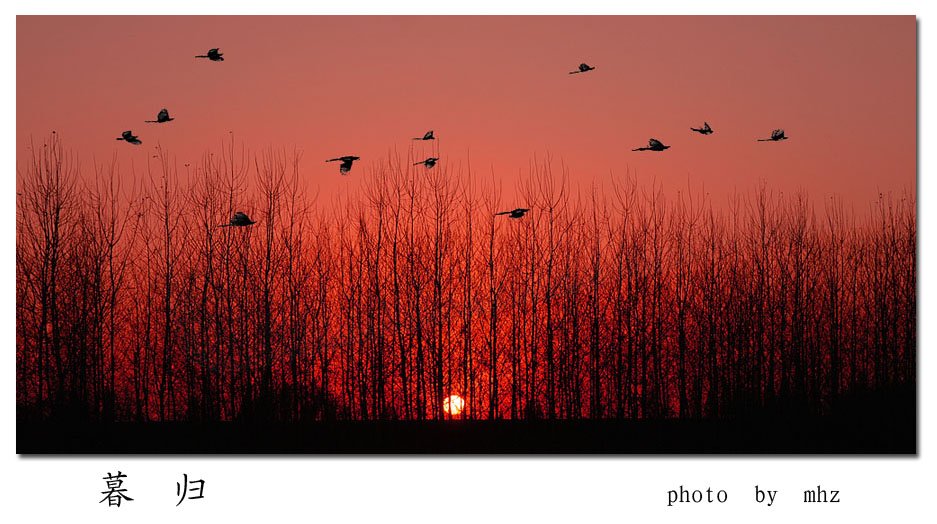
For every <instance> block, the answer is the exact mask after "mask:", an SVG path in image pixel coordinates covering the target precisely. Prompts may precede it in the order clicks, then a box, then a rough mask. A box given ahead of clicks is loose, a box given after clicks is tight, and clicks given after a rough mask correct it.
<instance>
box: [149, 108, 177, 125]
mask: <svg viewBox="0 0 937 524" xmlns="http://www.w3.org/2000/svg"><path fill="white" fill-rule="evenodd" d="M173 120H175V118H169V110H168V109H166V108H165V107H164V108H163V109H161V110H160V112H159V114H158V115H156V120H144V122H146V123H148V124H162V123H163V122H172V121H173Z"/></svg>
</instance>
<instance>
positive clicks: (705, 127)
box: [703, 122, 713, 131]
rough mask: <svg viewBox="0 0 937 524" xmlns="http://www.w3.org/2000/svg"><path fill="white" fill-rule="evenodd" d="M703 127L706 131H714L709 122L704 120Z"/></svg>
mask: <svg viewBox="0 0 937 524" xmlns="http://www.w3.org/2000/svg"><path fill="white" fill-rule="evenodd" d="M703 129H705V130H706V131H712V130H713V128H711V127H709V122H703Z"/></svg>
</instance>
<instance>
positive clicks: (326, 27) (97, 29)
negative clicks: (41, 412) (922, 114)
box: [16, 16, 917, 204]
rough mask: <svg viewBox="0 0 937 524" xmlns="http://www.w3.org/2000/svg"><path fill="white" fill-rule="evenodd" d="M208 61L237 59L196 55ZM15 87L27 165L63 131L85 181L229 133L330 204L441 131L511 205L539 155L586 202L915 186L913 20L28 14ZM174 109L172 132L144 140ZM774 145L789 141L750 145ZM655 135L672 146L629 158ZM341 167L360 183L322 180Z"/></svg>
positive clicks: (164, 127) (190, 150)
mask: <svg viewBox="0 0 937 524" xmlns="http://www.w3.org/2000/svg"><path fill="white" fill-rule="evenodd" d="M211 47H220V48H221V51H222V52H223V53H224V58H225V61H224V62H218V63H215V62H209V61H208V60H204V59H195V58H194V55H197V54H204V53H205V51H207V50H208V48H211ZM583 61H584V62H588V63H589V64H592V65H595V66H596V67H597V69H596V70H595V71H592V72H589V73H586V74H580V75H569V74H567V72H568V71H572V70H573V69H575V68H576V66H577V65H578V64H579V63H580V62H583ZM16 68H17V71H16V72H17V79H16V82H17V100H16V108H17V121H16V125H17V151H18V152H19V153H22V152H23V151H24V147H25V146H26V144H27V142H28V140H29V138H30V137H34V138H36V139H37V140H39V139H42V138H43V137H45V136H47V134H48V133H49V131H51V130H53V129H55V130H56V131H57V132H58V134H59V136H60V137H61V138H62V139H63V140H64V141H65V143H66V145H67V146H68V147H70V148H72V149H74V150H76V151H78V153H79V155H80V159H81V162H82V165H83V166H84V167H86V168H90V166H91V163H92V162H93V161H94V160H95V159H96V160H97V161H99V162H100V161H102V160H104V161H106V160H109V159H110V158H111V157H112V156H113V155H114V154H115V153H116V154H117V158H118V160H119V162H120V163H121V165H122V166H123V167H129V165H130V164H131V163H133V164H134V166H135V168H136V169H138V170H139V169H141V168H143V167H144V166H145V164H146V162H147V161H148V159H149V158H150V156H151V155H152V148H153V147H154V146H156V144H161V145H162V146H163V147H165V148H168V149H169V151H170V152H171V153H172V154H173V155H175V157H176V159H177V162H178V164H179V166H180V168H181V166H182V164H183V163H184V162H194V161H197V160H198V158H199V157H200V156H201V154H202V153H203V152H204V151H206V150H207V149H208V148H212V147H214V148H216V149H217V147H218V146H219V144H220V143H221V141H222V140H224V139H226V138H227V137H228V136H230V135H229V134H228V132H229V131H233V132H234V133H235V136H236V137H237V138H238V140H243V141H244V143H245V144H246V145H247V146H248V147H250V148H253V149H255V150H259V149H261V148H264V147H267V146H271V145H272V146H275V147H280V146H287V147H292V146H295V147H297V148H299V149H301V150H302V151H303V159H304V160H303V164H302V169H303V173H304V175H305V176H306V177H307V180H308V181H309V183H310V184H311V185H313V186H314V185H319V186H320V187H321V189H322V190H324V191H327V190H329V189H330V188H332V187H336V186H337V185H339V184H348V183H353V182H352V179H353V177H354V176H355V175H358V176H360V175H361V173H362V170H361V168H362V167H366V166H367V165H368V164H369V163H371V162H376V161H377V160H379V159H380V158H382V157H386V156H387V154H388V151H390V150H393V149H394V148H397V149H398V150H399V151H401V152H405V151H406V150H407V148H409V147H411V146H414V147H416V148H417V149H418V151H419V148H422V147H425V148H426V152H427V153H428V152H429V151H430V149H429V148H430V146H428V145H424V144H423V143H422V142H412V141H411V140H409V139H410V138H411V137H415V136H420V135H422V134H423V132H425V131H426V130H428V129H433V130H435V131H436V135H437V137H438V138H439V140H437V143H436V144H435V146H436V147H438V148H439V153H440V154H439V155H438V156H440V157H442V159H443V162H448V163H449V164H450V165H457V164H459V163H462V164H463V165H464V164H465V163H466V161H467V160H471V163H472V167H473V169H474V170H476V171H479V172H481V173H483V174H486V175H487V172H488V171H489V166H493V167H494V170H495V172H496V173H497V174H498V176H499V178H501V179H502V180H504V181H505V183H506V184H508V185H509V187H510V186H512V185H513V181H514V180H516V179H517V177H518V173H519V171H526V169H527V166H528V163H529V162H530V160H531V159H532V158H534V156H535V155H536V156H537V157H538V158H540V157H543V156H544V155H545V154H546V153H547V152H549V153H551V154H552V156H553V158H554V159H555V160H556V161H557V164H558V163H559V161H563V162H565V164H566V165H568V166H569V167H570V171H571V177H572V179H573V180H574V181H575V182H577V183H579V184H581V185H583V186H588V184H589V183H591V181H592V180H601V179H604V178H606V177H608V176H609V172H612V173H613V174H614V176H622V175H624V173H625V172H626V170H627V169H631V170H633V171H636V172H637V174H638V176H639V178H640V179H642V180H650V179H651V178H657V179H658V180H661V181H663V182H664V183H665V184H666V185H667V186H668V187H677V186H681V185H685V184H686V181H687V177H688V176H689V178H690V180H692V181H694V183H695V182H704V183H705V185H706V188H707V190H708V191H711V192H712V193H713V194H714V195H719V194H724V193H725V192H728V191H731V190H732V189H733V188H736V187H737V188H739V189H741V190H747V189H750V188H752V187H755V185H756V184H757V182H758V180H761V179H763V180H765V181H767V182H768V183H769V184H770V185H771V186H772V187H775V188H778V189H781V190H785V191H787V190H791V189H794V188H797V187H803V188H806V189H808V190H809V191H810V192H811V194H812V195H813V196H814V197H820V196H821V195H822V196H825V195H827V194H830V193H838V194H840V195H842V196H843V197H845V198H846V199H847V200H852V201H853V202H855V203H857V204H860V203H864V202H867V201H869V200H871V199H872V198H873V197H875V196H877V193H878V191H879V189H881V190H886V191H887V190H895V191H901V190H904V189H913V187H914V180H915V178H914V177H915V170H916V110H917V109H916V23H915V19H914V17H912V16H903V17H780V16H769V17H715V16H706V17H640V16H635V17H617V16H616V17H554V16H551V17H547V16H542V17H462V16H458V17H457V16H452V17H438V16H428V17H325V16H323V17H274V16H264V17H253V16H251V17H155V16H108V17H99V16H82V17H63V16H44V17H36V16H19V17H17V66H16ZM162 107H166V108H168V109H169V111H170V114H171V115H172V116H173V117H175V118H176V120H175V121H173V122H171V123H167V124H161V125H156V124H144V123H143V120H147V119H154V118H155V116H156V113H157V112H158V111H159V110H160V108H162ZM704 120H705V121H708V122H709V123H710V125H711V126H712V127H713V129H714V130H715V133H714V134H713V135H710V136H702V135H698V134H696V133H692V132H691V131H690V130H689V129H688V128H689V127H690V126H691V125H692V126H696V125H700V124H702V123H703V121H704ZM776 127H782V128H784V129H786V131H787V134H788V136H790V140H787V141H784V142H781V143H769V142H756V139H758V138H766V137H767V136H769V135H770V132H771V130H772V129H774V128H776ZM125 129H132V130H133V131H134V133H135V134H137V135H139V136H140V138H141V139H142V140H143V142H144V144H143V146H141V147H133V146H131V145H129V144H126V143H124V142H119V141H116V140H114V138H115V137H117V136H119V135H120V132H121V131H123V130H125ZM649 137H655V138H658V139H660V140H661V141H663V142H664V143H665V144H668V145H671V146H672V147H671V149H669V150H667V151H665V152H661V153H654V152H632V151H631V149H632V148H635V147H639V146H642V145H645V144H646V143H647V139H648V138H649ZM347 154H354V155H359V156H361V157H362V162H363V164H361V165H358V164H356V165H355V168H354V169H353V170H352V172H351V175H352V178H343V177H340V176H339V175H338V168H337V166H336V164H325V163H324V162H323V160H325V159H327V158H331V157H334V156H341V155H347ZM417 155H418V156H423V155H422V151H419V152H418V153H417ZM87 171H88V172H90V169H88V170H87Z"/></svg>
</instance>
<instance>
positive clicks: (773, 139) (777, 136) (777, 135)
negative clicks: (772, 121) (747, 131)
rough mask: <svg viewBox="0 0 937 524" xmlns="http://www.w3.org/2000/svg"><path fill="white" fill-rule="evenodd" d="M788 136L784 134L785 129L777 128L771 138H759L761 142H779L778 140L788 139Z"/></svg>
mask: <svg viewBox="0 0 937 524" xmlns="http://www.w3.org/2000/svg"><path fill="white" fill-rule="evenodd" d="M787 139H788V137H786V136H784V130H783V129H775V130H774V131H772V132H771V138H759V139H758V141H759V142H777V141H778V140H787Z"/></svg>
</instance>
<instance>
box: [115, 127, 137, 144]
mask: <svg viewBox="0 0 937 524" xmlns="http://www.w3.org/2000/svg"><path fill="white" fill-rule="evenodd" d="M117 140H126V141H127V142H130V143H131V144H133V145H135V146H138V145H140V144H142V143H143V141H142V140H140V139H139V138H137V137H135V136H133V132H132V131H129V130H128V131H124V132H123V133H121V134H120V137H119V138H118V139H117Z"/></svg>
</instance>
